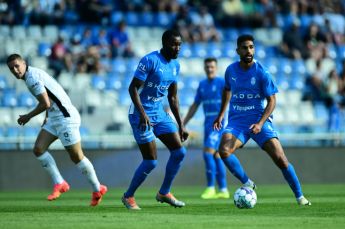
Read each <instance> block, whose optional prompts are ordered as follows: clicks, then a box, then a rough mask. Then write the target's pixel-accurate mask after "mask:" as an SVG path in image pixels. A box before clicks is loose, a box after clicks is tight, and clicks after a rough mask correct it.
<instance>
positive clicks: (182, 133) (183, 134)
mask: <svg viewBox="0 0 345 229" xmlns="http://www.w3.org/2000/svg"><path fill="white" fill-rule="evenodd" d="M179 132H180V138H181V141H182V142H184V141H186V140H187V139H188V136H189V133H188V131H187V130H186V129H185V128H184V127H182V128H180V130H179Z"/></svg>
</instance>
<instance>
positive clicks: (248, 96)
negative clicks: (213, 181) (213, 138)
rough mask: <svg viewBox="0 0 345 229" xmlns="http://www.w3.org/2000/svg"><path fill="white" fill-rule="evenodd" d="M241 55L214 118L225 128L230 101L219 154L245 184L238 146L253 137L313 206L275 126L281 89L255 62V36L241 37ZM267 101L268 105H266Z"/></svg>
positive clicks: (303, 200) (229, 74)
mask: <svg viewBox="0 0 345 229" xmlns="http://www.w3.org/2000/svg"><path fill="white" fill-rule="evenodd" d="M236 51H237V54H238V55H239V57H240V61H236V62H234V63H232V64H230V65H229V66H228V68H227V69H226V72H225V88H224V91H223V96H222V105H221V111H220V112H219V114H218V117H217V118H216V120H215V121H214V128H215V129H220V128H221V127H222V119H223V118H224V114H225V110H226V107H227V104H228V103H229V100H230V93H231V100H230V104H229V114H228V125H227V127H226V128H225V130H224V132H223V135H222V140H221V143H220V146H219V153H220V156H221V157H222V159H223V161H224V163H225V165H226V166H227V167H228V169H229V170H230V172H231V173H232V174H234V175H235V176H236V177H237V178H238V179H239V180H240V181H241V182H242V183H245V182H246V181H247V180H248V177H247V175H246V173H245V172H244V170H243V168H242V166H241V164H240V162H239V160H238V159H237V158H235V157H234V155H233V153H234V152H235V151H236V149H238V148H240V147H242V146H243V145H244V144H246V142H247V141H248V140H249V139H250V138H252V139H253V140H254V141H255V142H256V143H257V144H258V145H259V146H260V147H261V148H262V149H263V150H264V151H266V152H267V154H268V155H269V156H270V157H271V158H272V160H273V162H274V163H275V164H276V165H277V166H278V167H279V169H280V170H281V171H282V173H283V176H284V178H285V180H286V181H287V183H288V184H289V185H290V188H291V189H292V191H293V193H294V195H295V197H296V200H297V203H298V204H299V205H311V203H310V202H309V201H308V200H307V199H306V198H305V197H304V196H303V192H302V188H301V185H300V182H299V180H298V177H297V175H296V172H295V170H294V167H293V166H292V164H291V163H289V161H288V159H287V157H286V156H285V153H284V150H283V148H282V146H281V144H280V141H279V140H278V136H277V133H276V131H275V130H274V128H273V125H272V116H271V114H272V112H273V110H274V107H275V105H276V96H275V94H276V93H277V92H278V89H277V87H276V85H275V83H274V82H273V80H272V76H271V74H270V73H269V72H268V71H267V70H266V69H265V68H264V67H263V66H262V65H261V64H260V63H258V62H257V61H254V59H253V58H254V51H255V48H254V37H253V36H251V35H241V36H239V37H238V39H237V49H236ZM264 100H266V101H267V104H266V105H264Z"/></svg>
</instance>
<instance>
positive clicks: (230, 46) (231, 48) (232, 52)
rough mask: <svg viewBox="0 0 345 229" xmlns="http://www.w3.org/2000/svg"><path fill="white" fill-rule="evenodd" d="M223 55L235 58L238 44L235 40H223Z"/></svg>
mask: <svg viewBox="0 0 345 229" xmlns="http://www.w3.org/2000/svg"><path fill="white" fill-rule="evenodd" d="M222 50H223V53H222V57H224V58H229V57H230V58H231V59H234V58H235V57H236V56H237V53H236V44H235V43H234V42H223V43H222Z"/></svg>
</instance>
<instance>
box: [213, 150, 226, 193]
mask: <svg viewBox="0 0 345 229" xmlns="http://www.w3.org/2000/svg"><path fill="white" fill-rule="evenodd" d="M214 161H215V162H216V178H217V182H218V186H219V190H220V191H222V190H227V182H226V170H225V166H224V162H223V160H222V159H221V158H220V157H214Z"/></svg>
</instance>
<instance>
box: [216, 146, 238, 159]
mask: <svg viewBox="0 0 345 229" xmlns="http://www.w3.org/2000/svg"><path fill="white" fill-rule="evenodd" d="M235 150H236V148H235V147H225V146H223V147H219V155H220V157H221V158H226V157H229V156H230V155H231V154H233V153H234V152H235Z"/></svg>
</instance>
